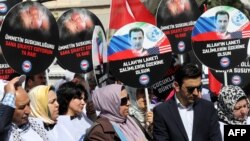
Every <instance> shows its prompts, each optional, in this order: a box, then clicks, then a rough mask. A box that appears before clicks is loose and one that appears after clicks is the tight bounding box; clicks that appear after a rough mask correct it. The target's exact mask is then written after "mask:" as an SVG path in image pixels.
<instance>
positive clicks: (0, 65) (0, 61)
mask: <svg viewBox="0 0 250 141" xmlns="http://www.w3.org/2000/svg"><path fill="white" fill-rule="evenodd" d="M21 1H22V0H11V1H10V0H3V1H0V27H2V24H3V21H4V18H5V15H6V14H7V13H8V12H9V10H10V9H11V8H12V7H13V6H14V5H16V4H18V3H19V2H21ZM14 72H15V71H14V70H13V69H12V68H11V67H10V66H9V64H8V63H7V62H6V61H5V59H4V56H3V53H2V49H1V47H0V79H3V80H7V79H8V78H9V75H10V74H12V73H14Z"/></svg>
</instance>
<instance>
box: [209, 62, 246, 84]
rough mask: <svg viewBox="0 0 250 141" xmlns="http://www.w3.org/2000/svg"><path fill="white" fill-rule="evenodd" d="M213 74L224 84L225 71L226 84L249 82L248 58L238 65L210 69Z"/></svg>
mask: <svg viewBox="0 0 250 141" xmlns="http://www.w3.org/2000/svg"><path fill="white" fill-rule="evenodd" d="M211 72H212V74H213V76H214V77H215V78H216V79H217V80H218V81H219V82H220V83H222V84H224V81H225V80H224V79H225V78H224V72H226V77H227V80H229V81H228V82H227V83H228V85H237V86H241V87H243V86H245V85H247V84H248V83H249V82H250V75H249V73H250V63H249V59H247V60H245V61H243V62H241V63H240V65H238V66H236V67H234V68H231V69H228V70H211Z"/></svg>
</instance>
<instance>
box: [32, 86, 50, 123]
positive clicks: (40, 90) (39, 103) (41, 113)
mask: <svg viewBox="0 0 250 141" xmlns="http://www.w3.org/2000/svg"><path fill="white" fill-rule="evenodd" d="M49 90H50V86H45V85H39V86H36V87H34V88H32V89H31V90H30V91H29V93H28V96H29V98H30V108H31V114H30V115H31V116H32V117H36V118H40V119H42V121H43V122H45V123H47V124H54V123H55V121H53V120H52V119H51V117H50V111H49V107H48V104H49V98H48V94H49Z"/></svg>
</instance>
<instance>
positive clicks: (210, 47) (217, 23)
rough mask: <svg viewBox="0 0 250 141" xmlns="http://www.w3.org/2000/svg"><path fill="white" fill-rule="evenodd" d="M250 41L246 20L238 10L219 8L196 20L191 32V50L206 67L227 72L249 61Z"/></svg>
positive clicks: (249, 29) (210, 10)
mask: <svg viewBox="0 0 250 141" xmlns="http://www.w3.org/2000/svg"><path fill="white" fill-rule="evenodd" d="M249 38H250V22H249V20H248V19H247V17H246V16H245V15H244V14H243V13H242V12H241V11H239V10H238V9H236V8H233V7H229V6H217V7H214V8H212V9H209V10H208V11H206V12H205V13H203V14H202V15H201V17H200V18H199V19H198V20H197V22H196V24H195V26H194V29H193V31H192V49H193V51H194V53H195V55H196V56H197V58H198V59H199V60H200V61H201V62H202V63H203V64H204V65H206V66H208V67H209V68H211V69H215V70H227V69H230V68H233V67H235V66H237V65H239V64H240V63H241V62H242V61H244V60H245V59H246V58H247V52H248V46H249ZM207 58H211V59H212V61H211V60H208V59H207Z"/></svg>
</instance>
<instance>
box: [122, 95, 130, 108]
mask: <svg viewBox="0 0 250 141" xmlns="http://www.w3.org/2000/svg"><path fill="white" fill-rule="evenodd" d="M128 101H129V96H127V97H123V98H121V106H124V105H127V104H128Z"/></svg>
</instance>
